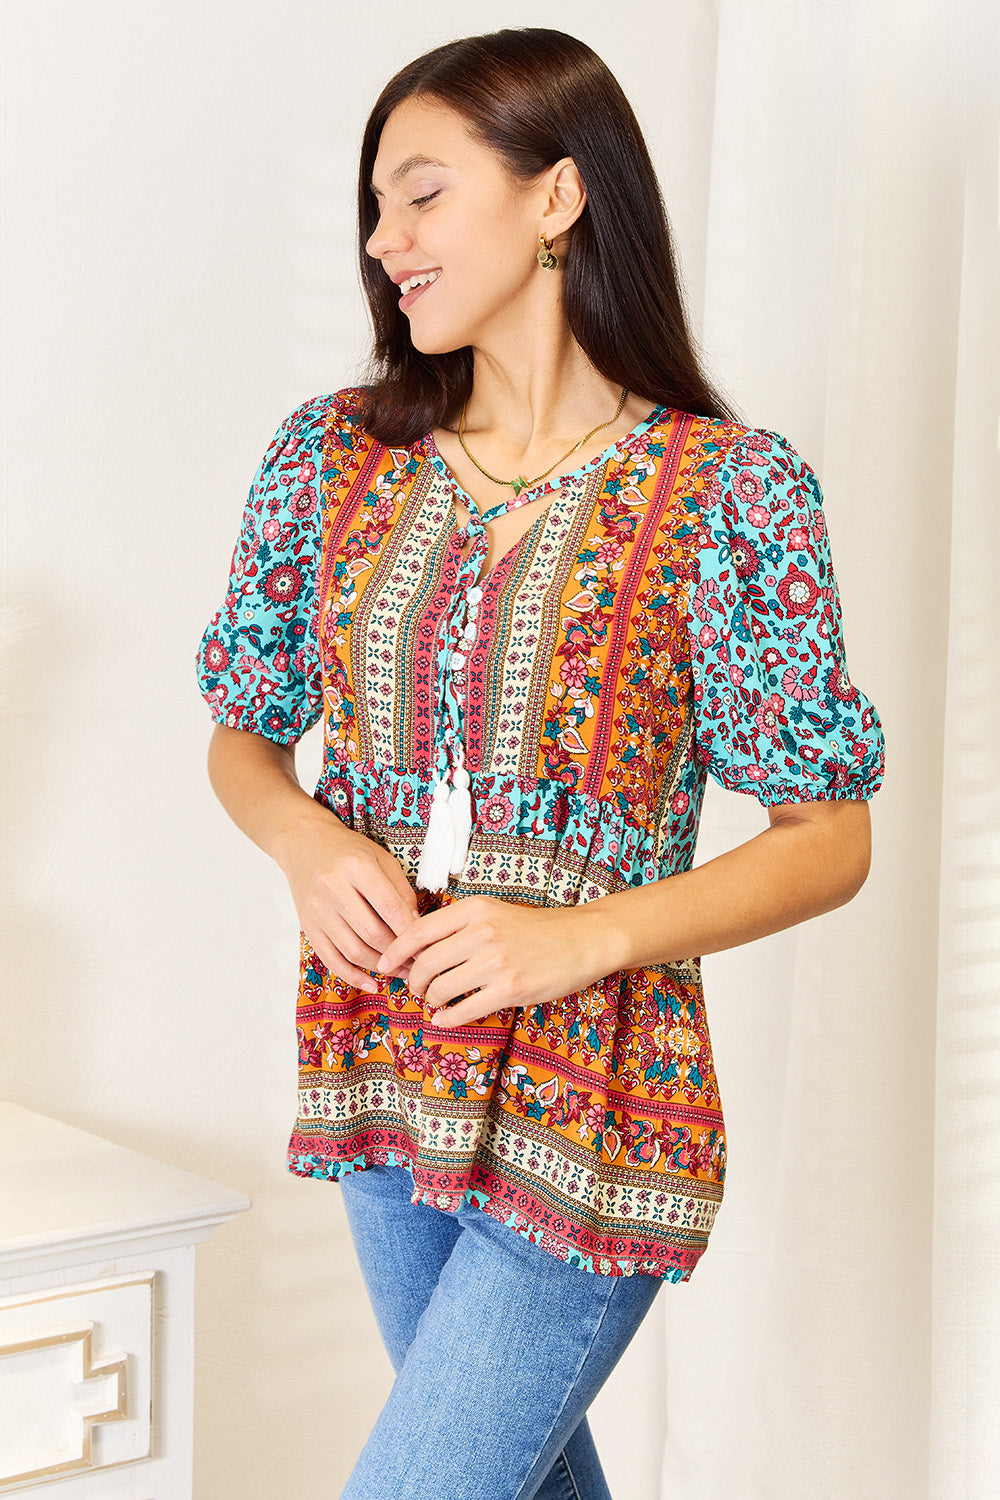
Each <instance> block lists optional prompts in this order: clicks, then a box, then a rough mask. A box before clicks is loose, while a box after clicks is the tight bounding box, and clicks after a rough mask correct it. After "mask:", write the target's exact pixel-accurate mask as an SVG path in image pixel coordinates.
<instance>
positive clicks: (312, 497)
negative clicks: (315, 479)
mask: <svg viewBox="0 0 1000 1500" xmlns="http://www.w3.org/2000/svg"><path fill="white" fill-rule="evenodd" d="M288 508H289V510H290V511H291V513H292V515H293V516H294V517H295V519H296V520H297V521H304V520H305V518H306V516H311V515H312V513H313V511H314V510H315V509H316V491H315V490H314V489H310V487H309V486H308V485H303V486H302V488H301V489H300V490H296V491H295V494H294V495H293V496H292V497H291V499H290V500H289V502H288Z"/></svg>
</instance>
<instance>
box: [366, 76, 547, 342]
mask: <svg viewBox="0 0 1000 1500" xmlns="http://www.w3.org/2000/svg"><path fill="white" fill-rule="evenodd" d="M372 184H373V188H374V190H375V194H376V201H377V203H378V208H379V215H380V217H379V221H378V224H377V225H376V227H375V231H374V233H373V234H372V236H371V238H370V239H369V240H368V243H367V245H366V247H365V248H366V249H367V251H368V254H369V255H371V256H374V258H375V259H376V260H379V261H381V263H382V266H383V267H384V269H385V272H386V274H387V275H388V276H390V277H391V278H392V280H393V281H395V282H396V283H397V284H399V283H400V282H401V281H403V279H404V278H409V277H411V276H413V275H414V274H415V273H416V272H419V271H429V272H432V273H433V272H437V273H438V274H437V277H436V279H435V280H433V282H431V283H429V284H428V285H426V286H425V287H423V288H422V289H420V290H419V291H417V292H416V293H415V294H413V293H411V294H410V295H409V296H405V295H404V296H402V297H401V299H400V307H401V310H402V311H403V312H404V313H405V314H406V316H407V317H408V318H409V320H410V337H411V339H412V341H413V344H414V347H415V348H417V349H419V350H421V352H422V353H424V354H445V353H447V352H449V351H450V350H452V349H461V348H464V347H465V346H466V345H467V344H468V345H473V346H475V347H486V346H489V345H490V344H492V343H495V342H496V341H497V340H503V339H504V338H505V336H513V337H516V334H517V330H518V327H519V326H522V327H523V319H524V317H525V315H526V312H527V310H528V299H527V297H526V296H525V293H526V292H527V290H528V288H529V287H531V286H532V285H533V278H537V276H538V275H539V266H538V263H537V260H536V254H537V250H538V235H539V232H540V227H541V223H542V218H541V215H542V210H543V208H544V205H545V202H547V198H548V193H547V189H546V188H544V187H542V186H540V184H541V179H538V182H537V183H528V184H523V183H517V182H515V181H514V180H513V179H512V178H511V177H510V175H509V174H508V172H507V170H506V169H505V165H504V163H503V162H502V160H501V158H500V157H499V156H498V155H497V154H496V152H494V151H492V150H490V149H489V147H487V146H484V145H482V144H481V143H480V142H479V141H476V140H475V139H474V138H473V137H472V136H471V135H470V134H469V131H468V129H467V127H466V124H465V121H464V120H463V119H462V117H461V116H460V115H458V114H456V113H455V111H454V110H452V109H449V108H448V107H447V106H446V105H443V104H439V103H437V102H436V101H434V100H430V99H423V98H411V99H405V100H404V101H403V103H402V104H399V105H397V107H396V108H395V109H394V110H393V111H392V113H391V114H390V116H389V118H388V120H387V121H386V123H385V126H384V128H383V131H382V137H381V140H380V141H379V148H378V155H377V156H376V159H375V165H374V168H373V171H372ZM541 274H546V275H547V274H549V273H547V272H546V273H541ZM534 284H535V285H537V282H535V283H534Z"/></svg>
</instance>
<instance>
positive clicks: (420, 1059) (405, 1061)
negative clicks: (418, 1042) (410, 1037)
mask: <svg viewBox="0 0 1000 1500" xmlns="http://www.w3.org/2000/svg"><path fill="white" fill-rule="evenodd" d="M399 1061H400V1065H401V1067H403V1068H404V1069H405V1071H406V1072H407V1073H433V1071H434V1059H433V1058H432V1056H431V1051H430V1048H429V1047H415V1046H414V1045H413V1044H412V1043H411V1044H410V1046H408V1047H403V1048H402V1050H401V1051H400V1054H399Z"/></svg>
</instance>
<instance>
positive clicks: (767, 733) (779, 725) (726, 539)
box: [688, 429, 884, 806]
mask: <svg viewBox="0 0 1000 1500" xmlns="http://www.w3.org/2000/svg"><path fill="white" fill-rule="evenodd" d="M688 628H689V632H690V635H691V651H692V672H693V677H694V698H695V723H696V729H695V733H696V755H697V757H698V759H699V760H701V762H702V763H703V764H704V765H705V766H706V767H707V769H708V770H709V772H710V773H711V774H712V776H713V777H714V778H715V779H716V780H717V781H719V782H721V784H722V785H723V786H725V787H728V788H730V790H732V791H737V792H749V793H751V794H752V795H754V796H755V797H757V798H758V800H759V801H760V802H762V803H763V804H764V805H765V806H771V805H773V804H776V803H781V802H811V801H818V800H823V799H844V798H860V799H867V798H869V797H871V796H872V795H873V794H874V793H875V792H876V791H877V790H878V788H879V786H880V785H881V782H882V775H883V767H884V739H883V735H882V726H881V723H880V721H879V717H878V713H877V710H876V709H875V707H874V705H873V704H872V703H871V702H870V701H869V699H868V698H866V697H865V696H864V694H863V693H862V692H861V691H860V690H859V689H858V688H857V687H855V686H854V684H853V683H852V682H851V681H850V678H849V676H848V670H847V660H846V656H845V652H844V640H843V630H842V624H841V611H840V597H839V593H838V589H837V582H836V578H835V576H834V572H833V567H832V562H831V556H830V545H829V538H828V536H827V530H826V524H825V520H824V515H823V498H822V493H821V491H820V486H819V482H818V480H817V478H816V475H815V474H814V473H813V471H812V469H810V467H809V465H808V464H807V463H806V462H805V461H804V460H803V459H802V458H800V456H799V455H798V453H796V451H795V449H794V448H793V447H792V446H791V444H790V443H789V442H788V441H787V440H786V439H785V438H783V437H781V436H780V435H779V434H777V433H774V432H768V431H765V430H763V429H752V430H750V431H747V432H746V433H745V434H744V435H743V436H740V437H738V438H737V439H736V440H735V441H734V442H733V443H732V444H731V445H730V447H729V449H728V451H727V453H726V456H725V458H724V459H723V461H722V463H721V465H720V467H719V468H718V470H717V471H716V474H715V476H714V478H713V480H712V481H711V483H710V486H709V489H708V499H707V503H706V507H705V510H704V513H703V516H702V527H701V536H700V539H699V549H698V569H697V574H696V577H695V579H694V582H693V586H692V591H691V594H690V598H689V615H688Z"/></svg>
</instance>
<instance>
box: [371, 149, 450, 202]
mask: <svg viewBox="0 0 1000 1500" xmlns="http://www.w3.org/2000/svg"><path fill="white" fill-rule="evenodd" d="M415 167H444V168H445V170H447V169H448V163H447V162H445V161H437V160H435V158H434V157H433V156H408V157H407V158H406V160H405V161H401V162H400V164H399V166H398V167H394V168H393V170H392V171H391V172H390V173H389V181H390V182H402V180H403V178H404V177H405V176H406V174H407V172H412V171H413V170H414V168H415ZM368 186H369V187H370V188H371V190H372V192H373V193H377V192H378V188H377V187H376V186H375V184H374V182H370V183H369V184H368Z"/></svg>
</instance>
